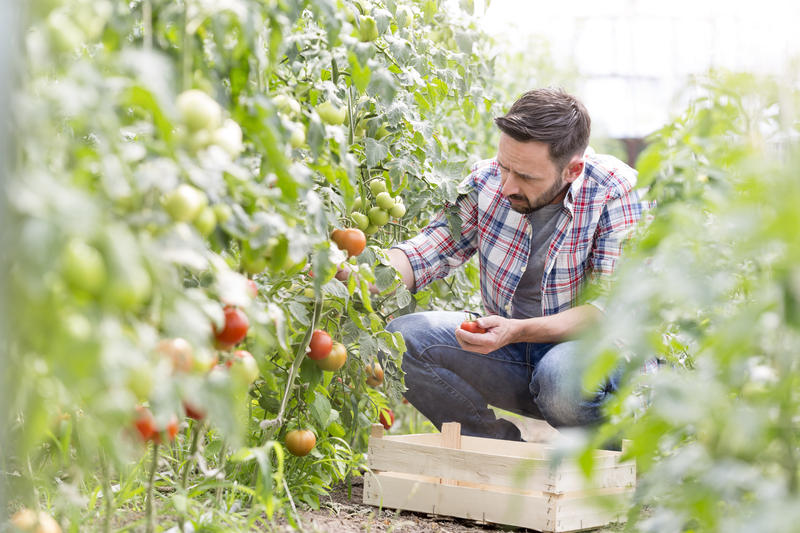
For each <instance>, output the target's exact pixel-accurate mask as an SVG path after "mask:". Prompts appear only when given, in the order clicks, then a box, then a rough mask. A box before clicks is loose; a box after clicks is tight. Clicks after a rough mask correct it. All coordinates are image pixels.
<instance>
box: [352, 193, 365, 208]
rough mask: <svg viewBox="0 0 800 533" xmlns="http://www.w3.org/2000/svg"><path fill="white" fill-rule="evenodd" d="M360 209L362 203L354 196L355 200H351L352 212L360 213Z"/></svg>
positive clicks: (362, 205)
mask: <svg viewBox="0 0 800 533" xmlns="http://www.w3.org/2000/svg"><path fill="white" fill-rule="evenodd" d="M362 207H364V202H363V201H362V200H361V197H360V196H356V199H355V200H353V211H361V208H362Z"/></svg>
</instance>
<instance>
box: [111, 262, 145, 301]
mask: <svg viewBox="0 0 800 533" xmlns="http://www.w3.org/2000/svg"><path fill="white" fill-rule="evenodd" d="M152 288H153V282H152V281H151V280H150V275H149V274H148V273H147V271H146V270H145V269H144V268H142V267H140V266H129V267H127V268H125V269H124V271H122V272H119V273H116V275H115V276H114V277H113V279H112V281H111V285H110V286H109V289H108V295H109V297H110V298H111V301H112V302H113V303H114V304H115V305H117V306H118V307H119V308H121V309H124V310H126V311H130V310H134V309H137V308H138V307H139V306H140V305H142V304H143V303H144V302H145V301H146V300H147V298H149V297H150V291H151V290H152Z"/></svg>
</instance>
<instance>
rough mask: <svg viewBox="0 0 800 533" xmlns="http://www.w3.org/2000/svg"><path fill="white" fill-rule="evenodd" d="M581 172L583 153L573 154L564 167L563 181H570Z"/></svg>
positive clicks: (576, 177)
mask: <svg viewBox="0 0 800 533" xmlns="http://www.w3.org/2000/svg"><path fill="white" fill-rule="evenodd" d="M581 174H583V154H581V155H577V154H576V155H574V156H572V159H570V160H569V163H567V166H566V167H564V181H566V182H567V183H572V182H573V181H575V180H576V179H578V178H579V177H580V175H581Z"/></svg>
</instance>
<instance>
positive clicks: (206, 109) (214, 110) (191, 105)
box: [177, 89, 222, 131]
mask: <svg viewBox="0 0 800 533" xmlns="http://www.w3.org/2000/svg"><path fill="white" fill-rule="evenodd" d="M177 104H178V112H179V113H180V115H181V118H182V119H183V123H184V124H186V127H188V128H189V129H190V130H194V131H197V130H203V129H205V130H215V129H217V128H218V127H219V126H220V124H222V108H221V107H220V106H219V104H218V103H217V101H216V100H214V99H213V98H211V97H210V96H209V95H207V94H206V93H204V92H203V91H200V90H197V89H191V90H188V91H185V92H182V93H181V94H180V95H179V96H178V101H177Z"/></svg>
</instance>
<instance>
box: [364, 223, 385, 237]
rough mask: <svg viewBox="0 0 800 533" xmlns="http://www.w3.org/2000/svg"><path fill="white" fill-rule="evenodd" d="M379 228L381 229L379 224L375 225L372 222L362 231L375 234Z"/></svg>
mask: <svg viewBox="0 0 800 533" xmlns="http://www.w3.org/2000/svg"><path fill="white" fill-rule="evenodd" d="M379 229H381V228H380V226H375V225H373V224H370V225H369V226H367V229H365V230H364V233H366V234H367V235H375V234H376V233H378V230H379Z"/></svg>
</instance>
